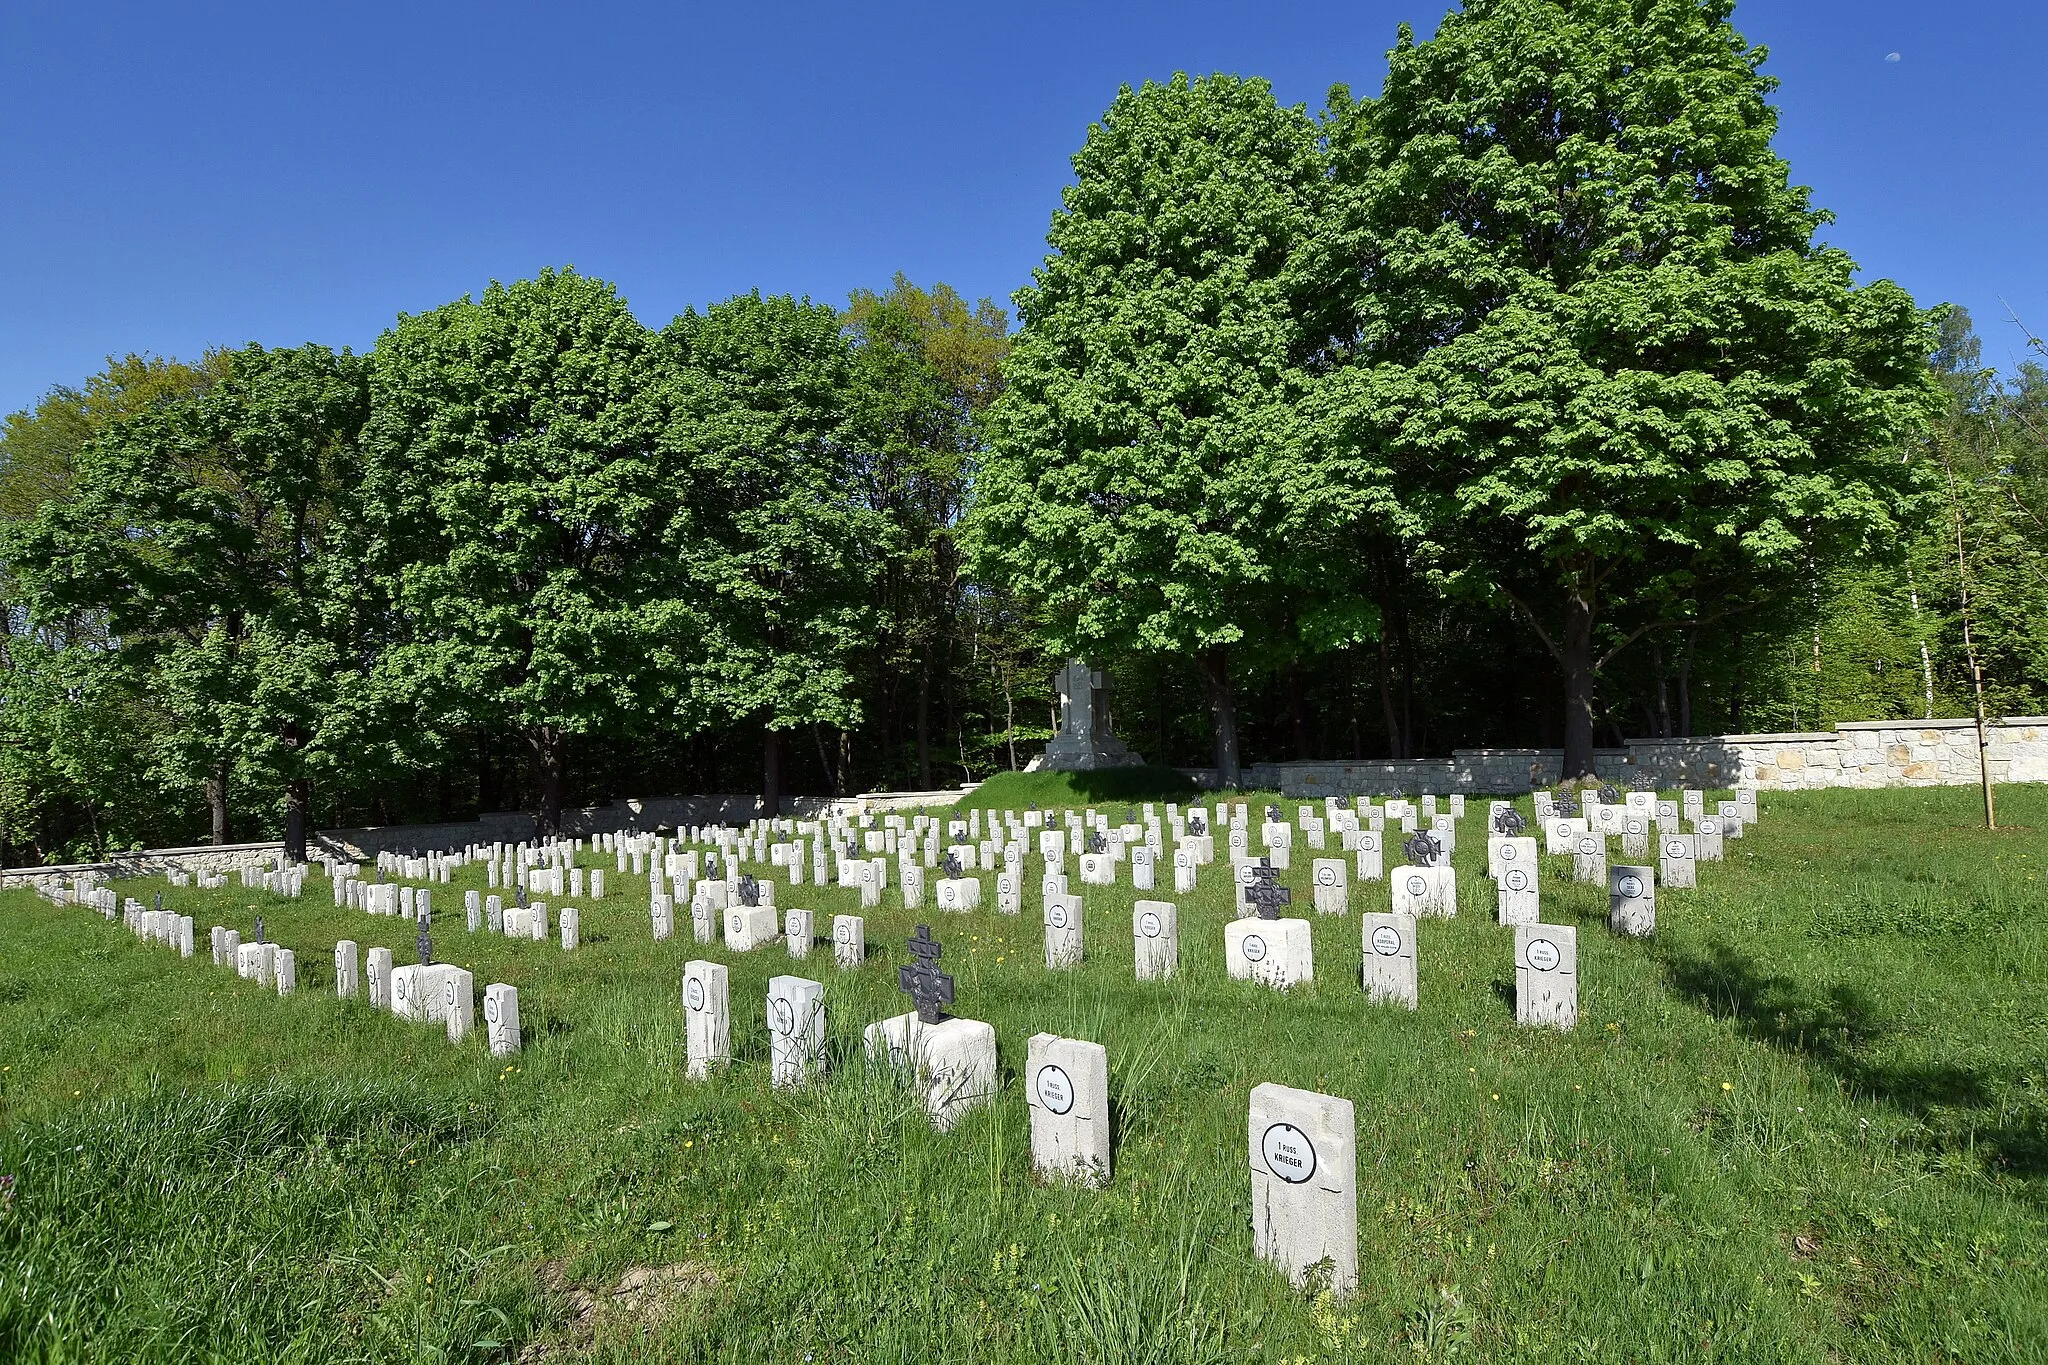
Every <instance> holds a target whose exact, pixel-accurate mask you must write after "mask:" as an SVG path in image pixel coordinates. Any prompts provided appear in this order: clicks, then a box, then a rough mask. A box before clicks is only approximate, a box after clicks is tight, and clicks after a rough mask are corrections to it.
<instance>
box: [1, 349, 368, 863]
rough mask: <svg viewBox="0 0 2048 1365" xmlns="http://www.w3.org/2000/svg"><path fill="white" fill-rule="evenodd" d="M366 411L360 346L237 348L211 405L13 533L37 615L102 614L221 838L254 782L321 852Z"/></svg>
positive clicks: (171, 756) (106, 454)
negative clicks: (352, 494) (324, 753)
mask: <svg viewBox="0 0 2048 1365" xmlns="http://www.w3.org/2000/svg"><path fill="white" fill-rule="evenodd" d="M363 410H364V401H363V374H362V365H361V363H360V362H359V361H358V360H357V359H356V358H355V357H353V356H350V355H349V354H347V353H346V352H343V353H341V354H340V355H336V354H335V353H334V352H332V351H329V350H328V349H326V348H325V347H322V346H310V345H309V346H303V347H299V348H297V349H293V350H275V351H267V350H265V349H264V348H262V347H260V346H251V347H248V348H247V349H245V350H242V351H237V352H234V353H233V354H232V355H230V356H228V357H227V358H226V366H225V369H224V370H223V371H222V372H221V373H220V374H219V376H218V377H217V378H215V379H214V380H213V382H212V383H210V384H209V385H208V386H206V387H205V388H204V389H203V390H202V391H200V392H196V393H187V394H185V395H183V396H171V397H165V398H163V399H160V400H158V401H156V402H155V403H154V404H153V405H152V406H149V407H148V408H146V409H144V410H142V411H141V412H139V413H137V414H136V415H134V416H130V417H127V418H124V419H122V420H118V421H115V422H113V423H112V424H110V425H109V426H108V427H106V429H105V430H103V431H101V432H100V433H99V434H97V435H95V436H94V437H92V438H91V439H90V440H88V441H87V442H86V443H85V444H84V446H83V447H82V448H81V449H80V451H79V454H78V457H77V463H76V468H75V470H74V473H73V478H74V481H75V496H73V497H71V498H69V499H66V500H62V501H52V502H48V503H46V504H44V506H43V507H42V508H41V509H40V510H39V511H38V512H37V514H36V516H35V517H33V518H31V519H30V520H28V521H26V522H23V523H20V524H19V525H17V526H16V527H15V528H14V532H13V535H12V536H11V545H10V549H9V558H10V560H11V562H12V564H13V567H14V570H15V572H16V574H17V577H18V581H19V584H20V588H21V592H22V595H23V598H24V601H25V603H26V605H27V607H28V610H29V614H30V617H31V619H33V620H35V621H37V622H39V623H43V624H45V625H51V624H55V623H59V622H81V621H88V620H104V622H105V624H106V630H107V632H108V637H109V642H110V643H111V644H112V645H113V646H114V647H116V648H118V650H119V657H120V660H121V663H122V665H123V667H125V668H127V669H129V670H131V671H132V672H133V675H134V676H135V677H136V678H137V679H138V682H139V686H140V687H141V689H142V690H143V692H144V693H145V694H147V695H148V697H149V698H150V699H151V702H152V704H153V707H154V709H155V710H156V712H157V713H158V714H159V715H160V716H162V717H163V718H164V721H165V723H164V725H163V726H162V728H161V729H160V731H159V732H158V733H157V734H156V735H155V736H154V737H153V739H152V747H153V748H154V750H155V754H156V762H157V765H158V767H159V770H160V771H161V772H162V774H163V775H164V777H165V779H166V780H167V781H170V782H174V783H190V784H199V783H203V784H204V786H205V789H206V793H207V800H208V805H209V808H210V811H211V815H212V827H213V830H212V832H213V838H214V840H215V842H216V843H226V842H227V841H228V840H229V838H230V820H229V798H228V786H229V779H230V775H231V774H232V773H233V772H234V771H235V770H236V769H237V768H240V769H241V770H243V771H244V772H245V773H249V774H252V775H256V776H257V780H258V782H259V783H260V784H261V785H262V786H263V787H267V788H269V789H271V790H272V791H274V792H275V793H277V794H278V795H279V797H280V799H281V803H282V804H283V806H284V810H285V828H286V838H287V843H288V845H289V847H290V851H291V852H292V854H293V856H295V857H301V858H302V857H304V855H305V840H306V825H307V804H308V800H309V790H310V785H309V784H310V773H311V771H312V770H313V768H314V767H315V766H317V765H318V763H319V762H320V761H321V760H320V759H318V758H315V757H314V756H313V749H314V747H315V745H316V741H317V740H318V737H319V735H320V732H321V729H322V715H323V713H324V710H325V703H326V701H327V700H328V699H329V698H330V697H331V696H332V694H333V688H334V686H335V685H336V680H337V679H338V677H339V676H340V674H341V672H342V671H343V667H344V661H343V659H342V657H341V654H340V648H339V646H338V644H337V643H336V641H335V640H334V638H333V636H332V635H331V633H330V631H329V630H328V626H329V625H330V624H331V617H330V614H329V612H328V603H329V600H330V593H331V591H332V589H333V587H334V583H335V572H334V568H333V565H332V562H331V554H332V551H333V548H334V547H333V534H334V529H335V514H336V504H337V499H338V496H339V491H340V485H341V481H342V479H343V477H344V476H345V474H347V473H348V472H350V471H352V470H353V468H354V465H355V455H354V452H355V438H356V433H357V430H358V429H359V428H360V426H361V424H362V417H363ZM328 757H330V758H331V757H332V755H331V754H330V755H328Z"/></svg>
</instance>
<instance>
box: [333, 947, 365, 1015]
mask: <svg viewBox="0 0 2048 1365" xmlns="http://www.w3.org/2000/svg"><path fill="white" fill-rule="evenodd" d="M359 986H360V982H359V981H358V979H357V976H356V943H355V940H354V939H350V938H345V939H343V940H341V942H339V943H337V944H335V945H334V994H335V995H336V997H337V998H339V999H342V1000H353V999H354V998H355V994H356V991H357V989H358V988H359Z"/></svg>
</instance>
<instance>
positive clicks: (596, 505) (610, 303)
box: [361, 270, 696, 833]
mask: <svg viewBox="0 0 2048 1365" xmlns="http://www.w3.org/2000/svg"><path fill="white" fill-rule="evenodd" d="M662 389H663V384H662V372H661V369H660V366H659V360H658V357H657V356H656V354H655V338H654V336H653V335H652V334H651V333H650V332H649V331H648V330H647V329H646V328H644V327H642V326H641V325H640V323H639V322H638V321H637V320H635V319H634V317H633V315H632V314H631V313H630V312H629V311H628V310H627V308H626V305H625V303H624V302H623V301H622V300H621V299H620V298H619V297H618V294H617V292H616V291H615V290H614V289H613V288H612V286H611V285H609V284H606V283H604V282H603V281H600V280H594V279H590V278H587V277H585V276H581V275H578V274H576V273H575V272H573V271H569V270H564V271H559V272H558V271H554V270H546V271H543V272H541V274H540V276H539V277H538V278H536V279H532V280H522V281H519V282H517V283H515V284H511V285H501V284H493V285H492V286H491V287H490V288H489V289H487V290H486V291H485V292H484V294H483V296H482V297H481V298H479V299H476V300H473V301H472V300H470V299H467V298H464V299H462V300H460V301H458V302H455V303H451V304H448V305H446V306H445V307H442V308H438V309H435V310H434V311H433V312H431V313H425V314H421V315H419V316H415V317H402V318H400V319H399V322H398V325H397V326H396V327H394V328H393V329H392V330H390V331H389V332H387V333H385V334H384V336H383V337H381V338H380V339H379V340H378V342H377V347H376V350H375V352H374V355H373V363H372V373H371V383H370V392H371V405H372V410H371V415H370V419H369V422H368V425H367V426H366V427H365V429H364V435H363V471H362V494H361V498H362V507H363V522H364V526H365V530H366V532H367V534H368V536H369V543H368V546H367V549H366V556H367V573H368V576H369V577H371V578H372V579H373V580H374V582H375V584H376V587H377V590H378V591H379V592H380V593H381V594H382V595H383V597H384V599H385V600H386V601H388V603H389V604H390V607H391V611H392V617H391V631H390V635H389V637H388V638H387V639H386V640H385V641H384V642H383V645H382V648H380V649H379V650H378V651H377V654H376V659H375V665H374V672H373V678H372V692H373V694H374V704H377V705H380V706H383V707H386V708H390V709H391V710H392V711H393V712H394V713H395V714H398V715H401V716H404V717H407V718H409V720H410V723H411V724H412V726H414V727H416V732H417V733H416V737H415V739H414V740H413V752H414V753H415V754H416V755H417V758H418V761H420V762H423V763H426V762H435V761H444V751H445V746H446V743H447V738H448V736H449V735H450V734H451V733H452V732H455V731H463V730H468V731H485V730H490V729H505V730H510V731H512V732H514V733H516V734H518V735H519V736H520V737H521V739H522V740H523V741H524V742H525V744H526V746H527V748H528V750H529V752H530V753H531V755H532V759H533V765H534V772H535V778H536V783H535V785H536V787H537V788H538V791H539V797H540V813H539V823H540V826H541V828H542V829H543V830H544V831H547V832H550V833H552V832H553V831H555V830H557V829H559V828H560V827H561V818H562V804H563V799H564V792H565V789H566V783H567V780H568V775H569V766H570V763H571V762H572V760H573V746H574V744H575V742H576V741H578V740H580V739H583V738H585V737H588V736H594V735H613V736H617V737H621V738H623V737H625V736H627V735H630V734H631V733H632V732H633V729H634V725H635V721H636V719H637V718H640V717H644V716H649V715H653V716H659V715H663V714H674V713H675V712H676V711H677V709H678V708H679V706H680V690H679V685H678V683H679V676H680V667H681V665H682V663H683V662H684V661H685V660H687V659H690V658H694V657H695V656H694V643H693V642H694V636H695V633H696V632H695V625H694V618H695V606H696V603H694V602H693V601H692V600H691V599H690V595H689V583H688V580H687V578H686V576H685V574H684V573H683V570H682V565H683V563H684V560H685V558H686V557H687V556H688V555H689V554H690V553H691V552H692V546H693V544H694V537H695V535H696V532H695V529H694V526H693V522H692V517H691V507H692V497H693V493H692V488H691V486H690V484H689V482H688V479H687V477H686V474H687V471H686V470H685V469H683V468H682V467H681V466H680V465H679V464H678V463H677V461H675V460H674V459H673V458H671V457H670V456H669V455H668V453H667V452H666V450H665V447H664V444H663V442H662V440H661V435H662V431H663V421H662V412H663V408H662V405H661V396H662Z"/></svg>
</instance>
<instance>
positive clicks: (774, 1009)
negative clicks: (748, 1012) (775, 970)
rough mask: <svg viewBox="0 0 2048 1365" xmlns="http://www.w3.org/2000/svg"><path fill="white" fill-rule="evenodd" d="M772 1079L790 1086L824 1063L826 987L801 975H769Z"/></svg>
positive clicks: (783, 1086)
mask: <svg viewBox="0 0 2048 1365" xmlns="http://www.w3.org/2000/svg"><path fill="white" fill-rule="evenodd" d="M768 1064H769V1080H770V1082H771V1083H772V1084H773V1085H774V1086H775V1087H776V1088H777V1089H781V1090H787V1089H791V1088H794V1087H796V1086H800V1085H802V1084H804V1082H806V1081H808V1080H810V1079H812V1078H813V1077H814V1076H817V1075H819V1074H820V1073H822V1072H823V1070H824V1067H825V987H824V984H823V983H822V982H817V981H812V980H810V979H808V978H806V977H801V976H776V977H770V978H769V979H768Z"/></svg>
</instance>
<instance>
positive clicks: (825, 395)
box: [661, 294, 883, 813]
mask: <svg viewBox="0 0 2048 1365" xmlns="http://www.w3.org/2000/svg"><path fill="white" fill-rule="evenodd" d="M661 339H662V354H663V358H664V364H665V366H666V373H667V390H668V401H669V403H670V408H669V411H670V413H671V417H670V420H669V425H668V428H667V434H666V436H665V439H664V443H663V444H664V449H665V450H667V451H669V452H670V453H671V454H672V456H673V458H674V459H675V460H676V462H677V463H678V464H679V466H680V467H681V468H683V469H685V470H687V476H688V479H689V488H690V497H691V499H692V501H693V504H694V506H695V508H696V512H697V523H696V526H695V528H694V531H693V535H692V538H691V541H690V544H689V546H688V552H687V555H686V557H685V558H684V559H683V560H682V564H681V567H682V570H683V573H684V575H685V577H686V580H687V582H688V584H689V587H690V589H691V592H692V595H693V600H694V602H695V604H696V606H697V608H698V612H699V614H698V618H697V619H698V625H699V629H700V631H701V648H700V651H699V653H698V655H697V656H696V658H695V659H694V660H693V662H692V663H691V664H690V666H689V668H690V677H689V698H688V703H687V706H688V711H687V714H688V715H689V716H690V717H691V718H692V719H693V720H694V721H695V723H697V724H712V723H716V722H721V721H722V722H724V723H727V724H734V725H745V726H749V727H759V733H760V735H761V752H762V768H761V794H762V801H763V804H764V807H765V808H766V809H767V810H768V811H769V812H771V813H772V812H774V811H776V810H778V809H780V804H781V799H782V785H783V782H782V766H783V743H782V741H783V736H784V735H785V734H786V733H787V732H788V731H790V730H793V729H796V728H798V727H801V726H815V725H832V726H838V727H841V728H851V727H852V726H854V725H855V724H857V723H858V722H859V719H860V703H859V701H858V699H857V698H856V697H855V696H854V692H853V670H852V659H853V656H854V654H855V653H856V651H858V650H859V649H860V648H862V646H863V644H864V641H865V638H866V624H867V621H868V618H869V616H870V611H869V602H868V591H867V589H868V584H869V583H870V582H871V580H872V577H873V573H874V568H875V564H874V559H873V557H872V553H873V547H874V546H875V545H876V543H877V542H878V541H879V540H880V539H881V533H882V530H883V528H882V526H881V525H880V521H879V518H878V517H876V515H875V514H874V513H873V511H872V510H871V509H869V508H867V507H865V506H863V505H862V504H861V503H860V502H859V500H858V499H857V498H856V496H855V494H854V481H853V477H852V476H853V470H854V467H855V465H856V463H857V461H858V459H859V456H858V454H857V453H856V450H855V449H854V447H853V441H854V439H855V437H856V435H857V433H856V432H854V431H853V430H852V429H851V428H850V427H849V424H848V421H847V409H848V403H849V389H850V386H851V373H850V361H851V357H850V348H849V346H848V343H847V339H846V337H845V336H844V335H843V333H842V331H841V324H840V319H839V316H838V314H837V313H835V312H834V311H833V310H832V309H831V308H829V307H827V306H825V305H823V304H813V303H811V302H809V301H808V300H803V301H799V300H796V299H792V298H789V297H787V296H776V297H771V298H763V297H761V296H760V295H759V294H746V295H741V296H739V297H737V298H733V299H729V300H727V301H726V302H724V303H720V304H715V305H713V306H712V307H711V308H709V309H707V310H706V311H705V312H703V313H701V314H700V313H698V312H696V311H695V310H694V309H693V310H689V311H686V312H684V313H683V314H682V315H681V316H680V317H678V318H676V319H675V321H674V322H672V323H671V324H670V325H669V326H668V328H667V329H666V330H665V331H664V332H663V333H662V338H661Z"/></svg>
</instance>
